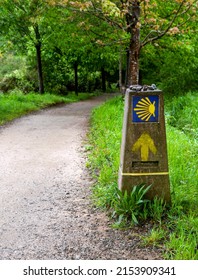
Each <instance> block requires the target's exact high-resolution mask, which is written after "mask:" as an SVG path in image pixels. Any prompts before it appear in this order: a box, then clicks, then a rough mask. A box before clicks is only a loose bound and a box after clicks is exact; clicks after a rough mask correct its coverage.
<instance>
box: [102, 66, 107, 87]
mask: <svg viewBox="0 0 198 280" xmlns="http://www.w3.org/2000/svg"><path fill="white" fill-rule="evenodd" d="M101 76H102V91H103V92H106V90H107V89H106V73H105V69H104V67H102V68H101Z"/></svg>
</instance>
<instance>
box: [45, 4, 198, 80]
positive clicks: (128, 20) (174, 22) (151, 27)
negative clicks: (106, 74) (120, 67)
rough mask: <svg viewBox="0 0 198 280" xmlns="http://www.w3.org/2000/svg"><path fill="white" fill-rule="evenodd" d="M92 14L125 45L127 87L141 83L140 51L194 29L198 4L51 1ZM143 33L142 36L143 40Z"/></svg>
mask: <svg viewBox="0 0 198 280" xmlns="http://www.w3.org/2000/svg"><path fill="white" fill-rule="evenodd" d="M49 2H53V4H55V3H56V4H57V3H58V4H59V5H62V7H63V6H65V5H66V6H67V7H70V8H71V9H73V10H75V11H76V10H79V11H80V12H84V13H89V14H90V16H92V15H93V16H95V17H97V18H98V19H100V20H101V21H105V22H107V23H108V24H109V25H110V26H111V27H112V32H113V30H115V29H119V30H120V33H119V34H120V35H119V37H118V38H117V40H118V41H119V40H120V38H121V41H126V42H127V43H125V46H127V53H128V56H127V57H128V60H127V64H128V67H127V71H128V72H127V85H131V84H134V85H136V84H138V83H139V58H140V51H141V49H142V48H143V47H144V46H146V45H148V44H151V43H153V42H155V41H157V40H159V39H161V38H162V37H164V36H165V35H167V34H169V35H170V34H172V35H175V34H178V33H185V32H187V31H188V29H189V26H191V28H193V26H195V21H196V15H197V0H189V1H187V0H167V1H160V0H120V1H117V0H111V1H110V0H92V1H85V0H81V1H69V0H57V1H49ZM140 31H141V36H140Z"/></svg>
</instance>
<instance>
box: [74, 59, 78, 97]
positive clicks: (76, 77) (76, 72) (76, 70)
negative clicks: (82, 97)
mask: <svg viewBox="0 0 198 280" xmlns="http://www.w3.org/2000/svg"><path fill="white" fill-rule="evenodd" d="M74 76H75V94H76V95H77V96H78V62H77V61H75V63H74Z"/></svg>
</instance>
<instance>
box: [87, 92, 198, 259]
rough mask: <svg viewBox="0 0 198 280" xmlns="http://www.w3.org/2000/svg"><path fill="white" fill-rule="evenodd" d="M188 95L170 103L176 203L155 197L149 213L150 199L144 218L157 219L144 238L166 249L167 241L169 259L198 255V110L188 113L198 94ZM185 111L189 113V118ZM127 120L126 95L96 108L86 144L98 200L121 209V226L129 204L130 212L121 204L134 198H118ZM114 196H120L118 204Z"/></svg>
mask: <svg viewBox="0 0 198 280" xmlns="http://www.w3.org/2000/svg"><path fill="white" fill-rule="evenodd" d="M186 98H187V99H188V102H186V100H185V96H182V97H178V98H175V99H174V102H172V103H171V104H170V103H168V104H167V103H166V104H167V105H166V119H167V126H166V127H167V143H168V158H169V169H170V181H171V196H172V206H171V208H170V209H167V208H166V207H164V206H163V205H162V203H160V202H159V201H157V200H156V201H155V202H154V204H152V207H151V208H150V209H149V211H150V212H152V215H148V207H150V206H149V204H147V205H146V207H145V209H144V212H145V219H147V220H148V218H149V219H152V223H153V228H152V230H151V231H150V232H148V234H147V236H146V237H142V239H143V241H144V242H143V243H144V244H147V245H151V243H152V245H155V246H163V248H164V246H165V249H164V255H165V258H167V259H191V260H192V259H198V250H197V244H198V215H197V213H198V203H197V201H198V170H197V166H198V158H197V154H198V142H197V140H196V138H195V135H196V133H197V125H198V123H197V122H196V118H197V114H195V113H193V114H189V112H191V111H193V110H195V109H196V110H197V105H196V104H197V103H196V102H197V101H196V93H189V94H188V95H187V97H186ZM167 101H168V99H167ZM168 102H171V101H168ZM182 102H183V103H182ZM181 103H182V104H183V106H182V107H181V108H182V109H181V111H180V113H181V114H179V113H178V110H179V109H176V108H180V105H181ZM185 104H186V105H185ZM189 106H191V108H189ZM193 112H194V111H193ZM181 115H183V116H185V120H183V119H182V118H181V117H180V116H181ZM122 119H123V101H122V99H121V97H116V98H114V99H112V100H110V101H108V102H106V103H105V104H103V105H102V106H100V107H99V108H97V109H95V110H94V111H93V113H92V117H91V131H90V137H89V140H90V142H89V145H88V146H87V148H88V149H89V150H90V156H89V161H88V163H87V165H88V167H90V168H91V169H92V171H93V174H94V176H95V177H96V178H97V183H96V185H95V186H94V188H93V199H94V201H95V203H96V205H98V206H99V207H102V208H105V209H108V210H109V209H110V210H111V211H110V213H114V212H115V210H117V208H119V211H120V212H119V213H122V214H120V215H117V217H118V221H117V222H116V224H117V225H118V226H122V225H123V221H124V225H125V226H126V223H125V221H126V220H124V219H123V216H124V213H126V214H127V215H128V213H129V211H128V212H127V210H126V209H125V210H124V211H125V212H124V211H121V210H120V205H122V209H123V207H125V208H126V207H130V208H131V200H130V201H129V198H127V197H124V196H123V197H122V198H121V197H120V199H118V192H117V179H118V168H119V157H120V144H121V131H122ZM172 120H174V123H172ZM184 122H185V125H183V123H184ZM173 125H174V126H173ZM186 127H188V128H189V127H190V129H186ZM121 199H122V203H121V202H120V201H121ZM115 201H119V207H118V204H116V203H117V202H116V203H115ZM123 205H124V206H123ZM146 208H147V209H146ZM131 209H132V208H131ZM120 218H121V219H120ZM127 218H128V217H127ZM114 225H115V224H114ZM130 225H131V224H130Z"/></svg>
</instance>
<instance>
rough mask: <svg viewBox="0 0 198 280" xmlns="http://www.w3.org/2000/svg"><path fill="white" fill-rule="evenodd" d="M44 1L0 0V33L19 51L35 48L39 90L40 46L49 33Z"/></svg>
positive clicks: (41, 89) (48, 19) (42, 83)
mask: <svg viewBox="0 0 198 280" xmlns="http://www.w3.org/2000/svg"><path fill="white" fill-rule="evenodd" d="M48 8H49V7H48V5H47V4H46V1H42V0H15V1H12V0H6V1H4V0H0V30H1V31H0V32H1V33H0V34H1V35H3V36H4V38H5V39H7V40H9V41H11V42H12V44H13V48H15V49H18V51H20V52H21V53H24V52H27V51H28V48H30V47H31V46H32V47H33V48H34V50H35V54H36V61H37V73H38V86H39V92H40V93H43V92H44V81H43V70H42V47H43V44H44V41H45V40H46V38H47V37H48V36H49V35H50V34H49V31H50V30H49V29H50V23H51V20H50V16H49V9H48Z"/></svg>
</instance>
